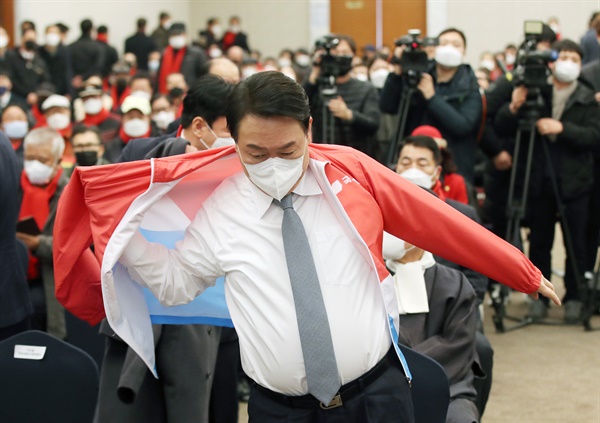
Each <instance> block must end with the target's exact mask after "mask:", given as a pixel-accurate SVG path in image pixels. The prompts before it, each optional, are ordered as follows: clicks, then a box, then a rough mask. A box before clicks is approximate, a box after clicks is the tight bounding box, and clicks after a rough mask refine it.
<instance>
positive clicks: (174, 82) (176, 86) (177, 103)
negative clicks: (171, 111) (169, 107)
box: [167, 73, 188, 117]
mask: <svg viewBox="0 0 600 423" xmlns="http://www.w3.org/2000/svg"><path fill="white" fill-rule="evenodd" d="M187 91H188V84H187V82H186V81H185V77H184V76H183V74H181V73H172V74H170V75H169V76H167V95H168V96H169V99H170V100H171V102H172V103H173V107H174V108H175V116H177V117H179V116H181V111H182V110H183V99H184V98H185V96H186V94H187Z"/></svg>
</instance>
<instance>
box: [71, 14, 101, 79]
mask: <svg viewBox="0 0 600 423" xmlns="http://www.w3.org/2000/svg"><path fill="white" fill-rule="evenodd" d="M80 28H81V36H80V37H79V39H78V40H77V41H75V42H74V43H72V44H70V45H69V54H70V56H71V64H72V66H73V74H74V77H73V80H72V81H71V85H73V88H75V89H79V88H81V86H82V84H83V81H85V80H86V79H88V78H89V77H90V76H92V75H102V72H103V71H104V63H105V48H104V46H103V45H102V44H101V43H100V42H98V41H96V40H94V39H93V38H92V35H93V31H94V24H93V23H92V21H91V20H89V19H84V20H82V21H81V24H80Z"/></svg>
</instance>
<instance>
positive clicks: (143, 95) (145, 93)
mask: <svg viewBox="0 0 600 423" xmlns="http://www.w3.org/2000/svg"><path fill="white" fill-rule="evenodd" d="M129 95H130V96H132V97H139V98H143V99H146V100H148V101H150V99H151V98H152V95H151V94H150V93H149V92H148V91H141V90H138V91H134V92H132V93H131V94H129Z"/></svg>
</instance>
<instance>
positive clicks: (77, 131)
mask: <svg viewBox="0 0 600 423" xmlns="http://www.w3.org/2000/svg"><path fill="white" fill-rule="evenodd" d="M88 132H93V133H94V135H96V138H98V144H102V135H101V134H100V129H98V127H97V126H87V125H85V124H83V123H80V124H79V125H75V127H74V128H73V132H72V133H71V140H72V139H73V138H75V136H77V135H81V134H85V133H88Z"/></svg>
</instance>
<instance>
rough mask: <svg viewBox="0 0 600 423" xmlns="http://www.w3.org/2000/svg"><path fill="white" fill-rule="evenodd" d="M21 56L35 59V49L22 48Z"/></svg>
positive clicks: (26, 58)
mask: <svg viewBox="0 0 600 423" xmlns="http://www.w3.org/2000/svg"><path fill="white" fill-rule="evenodd" d="M20 53H21V56H22V57H23V59H25V60H33V58H34V57H35V53H34V52H33V51H26V50H20Z"/></svg>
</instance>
